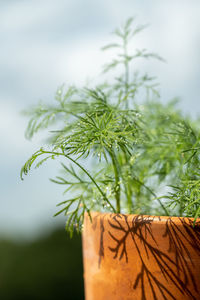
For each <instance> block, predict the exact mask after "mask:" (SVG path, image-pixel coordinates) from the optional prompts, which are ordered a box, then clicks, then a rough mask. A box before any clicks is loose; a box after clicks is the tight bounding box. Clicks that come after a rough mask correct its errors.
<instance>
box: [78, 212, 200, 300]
mask: <svg viewBox="0 0 200 300" xmlns="http://www.w3.org/2000/svg"><path fill="white" fill-rule="evenodd" d="M83 258H84V280H85V295H86V300H112V299H115V300H152V299H153V300H162V299H164V300H170V299H173V300H185V299H188V300H199V299H200V220H199V219H198V220H197V223H196V225H195V227H193V220H192V219H190V218H178V217H155V216H144V215H122V214H107V213H92V222H91V221H90V218H89V217H88V215H85V221H84V230H83Z"/></svg>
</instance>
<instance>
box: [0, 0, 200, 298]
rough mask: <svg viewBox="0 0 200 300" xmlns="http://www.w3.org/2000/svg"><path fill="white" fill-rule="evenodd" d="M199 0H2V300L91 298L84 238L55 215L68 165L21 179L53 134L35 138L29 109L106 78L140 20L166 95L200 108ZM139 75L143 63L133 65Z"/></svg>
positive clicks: (143, 44)
mask: <svg viewBox="0 0 200 300" xmlns="http://www.w3.org/2000/svg"><path fill="white" fill-rule="evenodd" d="M199 12H200V1H199V0H193V1H188V0H169V1H165V2H164V1H160V0H154V1H148V0H144V1H140V0H109V1H106V0H95V1H94V0H85V1H81V0H73V1H72V0H71V1H70V0H57V1H54V0H28V1H27V0H1V1H0V171H1V173H0V192H1V193H0V299H2V300H6V299H13V300H14V299H15V300H17V299H60V298H63V299H68V300H69V299H73V300H75V299H83V279H82V272H83V271H82V252H81V240H80V236H79V237H77V236H76V237H74V238H73V239H72V240H70V239H69V237H68V235H67V234H66V233H65V231H64V224H65V221H66V219H65V218H64V217H62V216H61V217H57V218H53V214H54V213H55V212H56V204H57V203H59V202H61V201H63V200H64V199H65V198H64V196H63V195H62V192H63V190H62V189H61V188H60V186H56V185H55V184H53V183H51V182H49V180H48V178H52V177H54V176H56V175H57V170H58V168H59V163H58V162H53V161H52V162H51V163H49V164H48V165H44V166H42V167H41V168H40V170H34V171H33V172H31V174H30V176H28V177H27V178H25V180H24V181H23V182H21V181H20V178H19V172H20V168H21V166H22V164H23V163H24V162H25V160H26V159H27V158H29V157H30V155H31V154H32V153H33V152H34V151H35V150H37V149H38V147H40V145H41V141H42V140H43V137H44V135H43V133H41V134H39V136H38V137H36V138H34V139H33V140H32V141H31V142H30V141H27V140H25V138H24V131H25V127H26V125H27V120H26V119H25V118H23V117H22V116H21V115H20V111H22V110H23V109H25V108H27V107H29V106H30V105H34V104H36V103H38V101H39V100H43V101H44V102H48V103H51V102H52V100H53V97H54V94H55V91H56V89H57V87H58V86H59V85H61V84H62V83H66V84H67V85H71V84H76V85H78V86H80V85H82V84H84V83H85V82H86V81H87V82H93V80H94V78H97V80H98V79H99V76H100V75H101V71H102V68H101V66H102V65H103V64H104V63H106V62H108V60H109V59H110V56H109V55H108V54H107V53H106V52H101V51H100V48H101V47H102V46H103V45H105V44H107V43H108V42H112V41H113V40H112V35H111V34H110V33H111V32H112V31H113V29H115V28H116V27H117V26H119V25H120V24H122V23H123V22H125V20H126V19H127V18H129V17H131V16H136V24H150V26H149V27H148V28H147V29H146V30H145V31H144V32H143V33H142V34H141V35H138V37H137V38H136V39H135V44H134V47H135V48H147V49H148V50H149V51H152V52H157V53H159V54H160V55H161V56H162V57H164V58H165V59H166V61H167V63H166V64H161V63H159V62H155V61H153V62H151V61H148V62H146V64H145V65H144V64H143V63H142V62H141V64H139V65H136V66H134V67H135V68H139V69H141V70H142V71H148V72H149V73H150V75H152V76H155V75H156V76H157V77H158V81H159V82H160V84H161V85H160V92H161V101H163V102H166V101H168V100H170V99H171V98H173V97H174V96H179V97H180V98H181V102H180V104H179V107H180V108H181V109H182V110H183V111H184V112H185V113H190V114H192V115H193V116H198V115H199V112H200V106H199V94H200V84H199V78H200V67H199V66H200V63H199V62H200V56H199V53H200V34H199V28H200V18H199ZM133 71H135V69H134V70H133Z"/></svg>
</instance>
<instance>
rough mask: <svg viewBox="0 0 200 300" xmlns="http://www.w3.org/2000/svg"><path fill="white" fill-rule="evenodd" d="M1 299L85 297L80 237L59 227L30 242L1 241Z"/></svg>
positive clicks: (29, 299)
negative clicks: (69, 234)
mask: <svg viewBox="0 0 200 300" xmlns="http://www.w3.org/2000/svg"><path fill="white" fill-rule="evenodd" d="M0 299H2V300H18V299H20V300H25V299H26V300H33V299H34V300H40V299H41V300H45V299H48V300H51V299H66V300H71V299H73V300H76V299H78V300H81V299H84V295H83V267H82V249H81V236H80V235H79V236H77V235H74V236H73V238H72V239H70V238H69V236H68V234H67V233H66V232H65V231H64V229H60V230H57V231H55V232H53V233H52V234H51V235H50V236H48V237H45V238H40V239H38V240H35V241H34V242H31V243H24V242H23V243H22V242H21V243H20V242H19V243H14V242H11V241H6V240H0Z"/></svg>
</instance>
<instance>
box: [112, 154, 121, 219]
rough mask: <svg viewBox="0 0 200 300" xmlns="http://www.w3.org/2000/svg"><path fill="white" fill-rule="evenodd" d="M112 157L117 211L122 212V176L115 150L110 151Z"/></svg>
mask: <svg viewBox="0 0 200 300" xmlns="http://www.w3.org/2000/svg"><path fill="white" fill-rule="evenodd" d="M109 153H110V156H111V159H112V164H113V169H114V173H115V188H114V191H115V199H116V212H117V213H120V212H121V206H120V190H121V188H120V177H119V170H118V166H117V158H116V156H115V153H114V151H113V150H111V151H109Z"/></svg>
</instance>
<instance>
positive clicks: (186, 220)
mask: <svg viewBox="0 0 200 300" xmlns="http://www.w3.org/2000/svg"><path fill="white" fill-rule="evenodd" d="M86 215H88V214H87V213H86ZM90 215H91V217H92V218H94V217H101V218H103V219H104V221H108V220H112V219H113V218H114V217H118V218H120V222H126V220H127V221H128V222H134V223H143V222H144V223H145V221H147V220H151V223H154V224H156V223H157V224H160V225H161V224H166V222H169V221H172V222H173V223H174V224H176V225H182V226H183V225H184V224H188V225H193V222H194V218H191V217H177V216H156V215H143V214H123V213H110V212H98V211H92V212H90ZM196 224H197V225H198V226H200V218H197V219H196Z"/></svg>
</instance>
